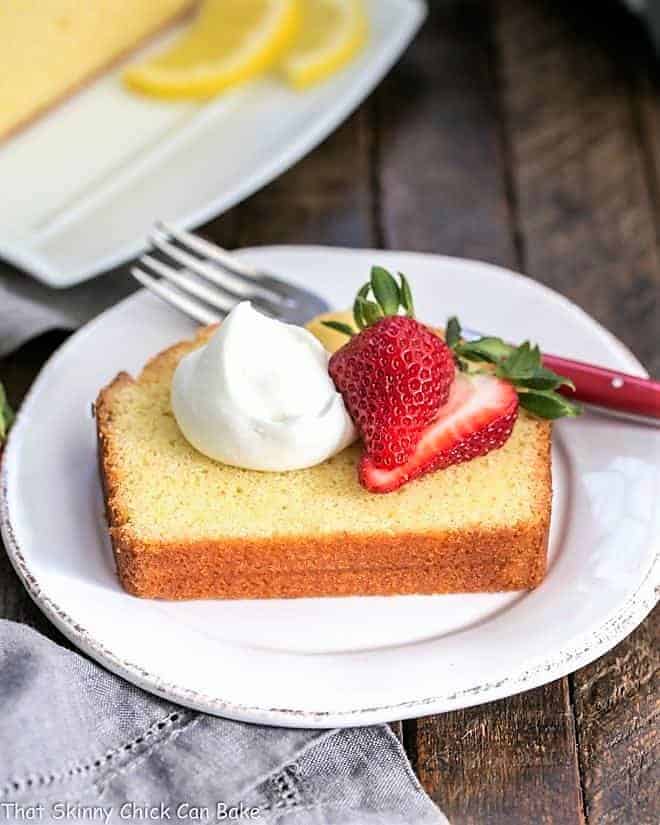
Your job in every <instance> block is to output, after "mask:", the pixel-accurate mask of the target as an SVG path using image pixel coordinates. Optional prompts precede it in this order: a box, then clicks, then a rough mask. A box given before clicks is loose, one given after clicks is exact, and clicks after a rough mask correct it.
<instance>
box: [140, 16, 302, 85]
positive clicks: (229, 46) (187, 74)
mask: <svg viewBox="0 0 660 825" xmlns="http://www.w3.org/2000/svg"><path fill="white" fill-rule="evenodd" d="M300 19H301V17H300V0H239V2H236V0H205V2H204V3H203V5H202V7H201V9H200V11H199V15H198V16H197V18H196V19H195V21H194V22H193V24H192V26H191V27H190V28H189V29H188V31H186V32H185V33H184V34H183V35H182V37H181V38H180V39H179V40H177V41H176V42H175V43H174V44H173V45H172V46H170V48H169V49H167V50H166V51H164V52H163V53H161V54H158V55H156V56H155V57H153V58H151V59H150V60H148V61H147V62H146V63H143V64H141V65H137V66H132V67H130V68H129V69H127V71H126V72H125V73H124V82H125V83H126V85H127V86H128V87H129V88H132V89H135V90H137V91H140V92H144V93H146V94H151V95H155V96H157V97H165V98H206V97H211V96H212V95H215V94H217V93H218V92H221V91H223V90H225V89H228V88H230V87H232V86H236V85H238V84H240V83H244V82H245V81H247V80H250V79H252V78H253V77H255V76H256V75H258V74H260V73H261V72H264V71H266V70H267V69H269V68H270V67H271V66H273V65H275V64H276V63H277V62H278V61H279V60H280V59H281V58H282V55H283V54H284V52H285V51H286V50H287V49H288V48H289V47H290V46H291V44H292V43H293V41H294V38H295V37H296V34H297V33H298V30H299V26H300Z"/></svg>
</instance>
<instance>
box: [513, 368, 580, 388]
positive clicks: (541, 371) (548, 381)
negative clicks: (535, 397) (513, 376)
mask: <svg viewBox="0 0 660 825" xmlns="http://www.w3.org/2000/svg"><path fill="white" fill-rule="evenodd" d="M516 383H517V384H518V385H519V386H521V387H528V388H529V389H530V390H557V389H559V387H570V388H571V389H572V390H574V389H575V384H573V382H572V381H571V380H570V378H564V376H563V375H557V373H556V372H553V371H552V370H549V369H546V368H545V367H539V368H538V369H537V370H536V371H535V372H534V375H532V377H531V378H520V379H518V381H516Z"/></svg>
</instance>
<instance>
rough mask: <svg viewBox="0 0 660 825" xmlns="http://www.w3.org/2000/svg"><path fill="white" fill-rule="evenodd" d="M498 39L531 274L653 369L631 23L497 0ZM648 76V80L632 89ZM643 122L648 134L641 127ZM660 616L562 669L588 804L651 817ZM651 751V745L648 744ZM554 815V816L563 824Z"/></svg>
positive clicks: (644, 145)
mask: <svg viewBox="0 0 660 825" xmlns="http://www.w3.org/2000/svg"><path fill="white" fill-rule="evenodd" d="M497 5H498V17H497V26H496V34H497V45H498V54H499V57H500V70H499V74H500V77H501V82H502V92H503V106H502V110H503V116H504V127H505V133H506V136H507V140H508V146H509V150H508V151H509V155H510V158H511V170H512V182H511V191H512V204H513V208H514V211H515V213H516V219H517V225H518V227H519V244H520V248H521V251H522V257H523V263H524V267H525V269H526V271H527V272H528V273H529V274H531V275H532V276H533V277H535V278H538V279H539V280H541V281H543V282H545V283H547V284H549V285H550V286H552V287H553V288H555V289H558V290H559V291H560V292H563V293H564V294H566V295H568V296H569V297H571V298H572V299H573V300H574V301H576V303H578V304H580V305H581V306H583V307H584V308H585V309H586V310H587V311H588V312H589V313H590V314H592V315H594V316H595V317H596V318H598V319H599V320H600V321H602V322H603V323H604V324H605V325H606V326H607V327H608V328H609V329H611V330H612V331H613V332H615V333H616V334H617V335H618V336H619V337H621V338H622V339H623V340H624V341H625V342H626V343H627V344H628V346H629V347H630V348H631V349H632V350H633V351H634V352H635V353H636V354H637V355H638V356H639V357H640V358H641V359H643V360H644V361H645V362H646V363H647V365H648V366H649V368H650V369H651V370H652V371H655V372H658V371H659V370H660V360H659V359H660V352H658V348H657V334H658V319H659V318H660V290H659V287H660V265H659V261H658V251H657V236H656V223H657V214H658V211H657V210H658V196H657V193H658V187H657V173H656V180H655V185H654V181H653V178H652V176H650V174H649V172H650V171H652V169H653V168H654V166H655V168H656V170H657V157H656V154H655V152H656V151H657V150H655V149H654V148H653V141H652V140H649V137H650V136H655V137H656V138H657V118H658V113H657V102H656V101H654V102H653V103H651V100H650V90H651V88H652V84H653V83H654V82H657V81H652V80H651V79H650V77H651V73H650V72H649V71H648V66H649V60H650V58H649V53H648V50H647V49H646V48H645V46H644V40H643V39H642V38H641V37H640V32H639V29H638V27H637V24H636V23H635V22H634V21H633V20H632V18H629V17H628V16H627V15H626V14H625V13H624V12H623V11H622V9H621V8H620V7H619V6H618V4H617V5H614V4H607V3H605V4H601V5H600V6H599V13H598V15H594V14H593V13H591V11H590V10H589V7H588V6H585V5H584V4H570V3H566V2H555V3H549V2H542V0H529V2H528V1H527V0H501V2H499V3H498V4H497ZM640 78H646V85H644V84H642V85H640ZM644 129H646V130H647V132H646V134H645V131H644ZM657 627H658V625H657V618H656V619H655V620H654V622H653V623H652V622H651V621H650V620H649V621H647V622H646V623H645V624H644V625H642V627H641V628H640V629H639V630H638V631H637V632H636V633H635V634H633V635H632V636H631V637H630V638H629V639H627V640H626V641H625V642H624V643H623V644H622V645H620V646H619V648H617V649H616V650H615V651H613V652H612V653H611V654H609V655H608V656H606V657H603V658H602V659H600V660H599V661H598V662H596V663H594V664H593V665H592V666H590V667H588V668H585V669H583V670H581V671H578V672H577V673H575V674H574V675H573V676H572V677H571V686H572V695H573V698H574V703H575V713H576V720H577V740H578V753H579V761H580V768H581V777H582V784H583V796H584V805H585V812H586V816H587V818H588V821H589V822H593V823H596V822H598V823H644V822H648V823H651V822H657V821H660V803H659V802H658V800H659V799H660V794H658V783H659V782H660V779H659V774H658V767H657V762H656V761H654V753H653V746H654V745H655V747H656V749H657V744H656V743H657V734H658V729H657V725H656V723H655V717H656V715H657V710H658V702H657V698H656V697H655V695H654V694H653V688H652V680H653V677H654V674H655V673H657V667H658V658H657V649H656V651H655V655H653V641H652V640H653V639H655V643H656V648H657ZM655 759H656V760H657V750H656V753H655ZM558 821H562V820H560V819H558Z"/></svg>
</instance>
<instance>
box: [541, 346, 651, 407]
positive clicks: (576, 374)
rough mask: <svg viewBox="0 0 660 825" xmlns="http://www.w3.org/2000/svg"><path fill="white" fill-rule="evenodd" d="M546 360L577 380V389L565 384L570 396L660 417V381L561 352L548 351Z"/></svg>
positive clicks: (588, 402) (547, 364)
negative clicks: (589, 362)
mask: <svg viewBox="0 0 660 825" xmlns="http://www.w3.org/2000/svg"><path fill="white" fill-rule="evenodd" d="M543 364H544V365H545V366H546V367H548V369H551V370H554V371H555V372H558V373H559V374H560V375H565V376H566V377H567V378H570V379H571V380H572V381H573V383H574V384H575V392H573V390H571V389H570V388H568V387H562V392H563V393H564V395H567V396H568V397H569V398H574V399H576V400H578V401H584V403H585V404H594V405H596V406H598V407H605V408H606V409H608V410H616V411H617V412H620V413H626V414H630V415H641V416H644V417H645V418H652V419H655V420H656V421H660V381H653V380H652V379H650V378H638V377H637V376H635V375H627V374H626V373H624V372H619V371H618V370H609V369H606V368H605V367H596V366H594V365H593V364H585V363H584V362H583V361H572V360H570V359H569V358H559V356H557V355H544V356H543Z"/></svg>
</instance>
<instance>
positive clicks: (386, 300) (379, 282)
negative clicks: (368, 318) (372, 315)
mask: <svg viewBox="0 0 660 825" xmlns="http://www.w3.org/2000/svg"><path fill="white" fill-rule="evenodd" d="M371 289H372V291H373V294H374V298H375V299H376V301H377V302H378V304H379V305H380V308H381V309H382V311H383V315H396V314H397V313H398V311H399V287H398V285H397V282H396V281H395V280H394V278H393V277H392V276H391V275H390V273H389V272H388V271H387V270H386V269H383V267H382V266H372V267H371Z"/></svg>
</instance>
